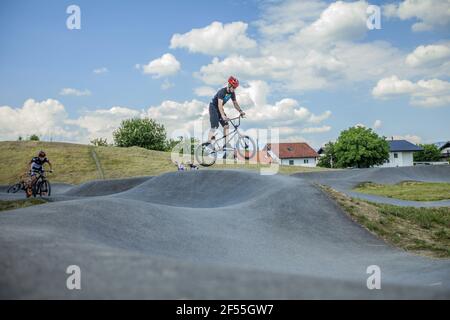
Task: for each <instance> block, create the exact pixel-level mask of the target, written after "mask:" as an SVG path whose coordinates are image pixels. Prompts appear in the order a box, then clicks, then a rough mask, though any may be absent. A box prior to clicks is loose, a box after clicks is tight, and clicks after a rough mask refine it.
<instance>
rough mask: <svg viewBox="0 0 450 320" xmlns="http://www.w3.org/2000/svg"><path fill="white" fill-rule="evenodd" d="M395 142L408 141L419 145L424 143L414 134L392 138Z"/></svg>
mask: <svg viewBox="0 0 450 320" xmlns="http://www.w3.org/2000/svg"><path fill="white" fill-rule="evenodd" d="M392 137H393V138H394V140H406V141H409V142H412V143H415V144H419V143H421V142H422V138H421V137H419V136H416V135H413V134H406V135H394V136H392Z"/></svg>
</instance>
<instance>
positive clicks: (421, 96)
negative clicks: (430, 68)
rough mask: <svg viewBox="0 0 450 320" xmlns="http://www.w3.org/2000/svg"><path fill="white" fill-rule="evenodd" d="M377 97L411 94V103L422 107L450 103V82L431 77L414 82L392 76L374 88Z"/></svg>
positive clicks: (373, 92) (379, 82)
mask: <svg viewBox="0 0 450 320" xmlns="http://www.w3.org/2000/svg"><path fill="white" fill-rule="evenodd" d="M372 94H373V96H374V97H375V98H390V97H394V96H399V95H408V96H410V103H411V104H412V105H416V106H420V107H439V106H448V105H450V82H447V81H443V80H439V79H431V80H419V81H417V82H412V81H409V80H401V79H399V78H398V77H397V76H395V75H394V76H391V77H388V78H384V79H381V80H380V81H378V83H377V85H376V86H375V88H373V90H372Z"/></svg>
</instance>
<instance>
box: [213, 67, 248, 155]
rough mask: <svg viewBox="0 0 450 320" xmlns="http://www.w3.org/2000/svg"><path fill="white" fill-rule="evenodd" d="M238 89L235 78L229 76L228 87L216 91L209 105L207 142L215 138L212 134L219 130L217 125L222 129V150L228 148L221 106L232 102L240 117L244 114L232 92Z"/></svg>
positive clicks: (225, 122) (225, 116)
mask: <svg viewBox="0 0 450 320" xmlns="http://www.w3.org/2000/svg"><path fill="white" fill-rule="evenodd" d="M237 87H239V81H238V79H236V78H235V77H233V76H231V77H229V78H228V85H227V86H226V87H225V88H222V89H220V90H219V91H217V93H216V95H215V96H214V98H213V99H212V101H211V103H210V104H209V121H210V122H211V130H210V131H209V135H208V142H209V143H211V142H212V140H213V139H214V138H215V137H214V133H215V132H216V130H217V129H218V128H219V123H220V124H221V126H222V127H223V135H224V137H225V139H224V148H225V147H227V146H228V144H227V135H228V129H229V126H228V120H229V119H228V117H227V115H226V114H225V111H224V108H223V106H224V105H225V104H226V103H227V101H228V100H230V99H231V100H232V101H233V105H234V107H235V108H236V110H237V111H238V112H239V113H240V115H241V117H243V116H244V115H245V112H244V111H242V109H241V107H240V106H239V104H238V102H237V101H236V93H235V92H234V91H235V90H236V88H237Z"/></svg>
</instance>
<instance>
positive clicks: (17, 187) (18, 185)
mask: <svg viewBox="0 0 450 320" xmlns="http://www.w3.org/2000/svg"><path fill="white" fill-rule="evenodd" d="M21 189H22V184H21V183H16V184H15V185H12V186H11V187H9V188H8V190H7V191H6V192H7V193H17V192H19V190H21Z"/></svg>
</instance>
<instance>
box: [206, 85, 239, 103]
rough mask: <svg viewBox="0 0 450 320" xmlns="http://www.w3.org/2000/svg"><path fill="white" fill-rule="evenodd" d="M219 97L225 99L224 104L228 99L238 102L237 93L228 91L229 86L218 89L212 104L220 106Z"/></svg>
mask: <svg viewBox="0 0 450 320" xmlns="http://www.w3.org/2000/svg"><path fill="white" fill-rule="evenodd" d="M219 99H222V100H223V104H224V105H225V103H227V101H228V100H230V99H231V100H232V101H234V102H236V94H235V93H234V92H228V90H227V87H225V88H222V89H220V90H219V91H217V93H216V95H215V96H214V98H213V99H212V101H211V104H212V105H213V106H214V107H216V108H218V107H219Z"/></svg>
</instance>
